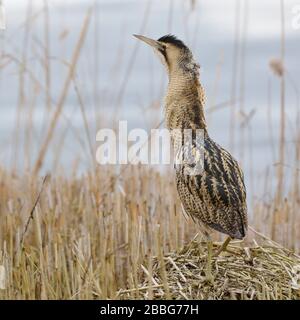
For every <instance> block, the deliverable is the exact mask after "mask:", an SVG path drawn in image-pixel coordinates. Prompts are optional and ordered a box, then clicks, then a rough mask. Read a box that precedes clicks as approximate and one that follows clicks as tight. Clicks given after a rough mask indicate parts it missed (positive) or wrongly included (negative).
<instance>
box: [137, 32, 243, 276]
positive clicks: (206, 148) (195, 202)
mask: <svg viewBox="0 0 300 320" xmlns="http://www.w3.org/2000/svg"><path fill="white" fill-rule="evenodd" d="M134 36H135V37H136V38H138V39H139V40H141V41H143V42H145V43H146V44H148V45H150V46H151V47H152V48H153V49H154V52H155V53H156V54H157V55H158V56H159V58H160V60H161V62H162V64H163V65H164V66H165V68H166V71H167V73H168V79H169V82H168V87H167V92H166V95H165V99H164V113H165V122H166V127H167V129H169V130H170V132H171V138H172V141H173V143H174V149H175V165H174V167H175V176H176V179H175V180H176V187H177V191H178V195H179V199H180V201H181V205H182V208H183V211H184V212H185V213H186V214H187V215H188V216H190V217H191V218H192V219H193V221H194V222H195V223H196V224H197V225H198V226H199V230H200V231H201V233H202V234H203V235H204V236H205V238H206V242H207V264H206V268H205V274H206V279H207V280H208V281H210V282H213V280H214V276H213V274H212V256H213V242H212V238H211V234H212V232H213V231H218V232H220V233H223V234H226V235H227V238H226V240H225V241H224V242H223V244H222V246H221V247H220V249H219V250H218V252H217V255H218V254H219V253H220V252H222V251H223V250H225V249H226V247H227V245H228V244H229V242H230V241H231V240H232V239H243V238H244V237H245V236H246V233H247V226H248V218H247V201H246V187H245V183H244V175H243V171H242V169H241V167H240V165H239V163H238V161H237V160H236V159H235V158H234V157H233V156H232V155H231V154H230V153H229V152H228V151H227V150H226V149H224V148H223V147H221V146H220V145H219V144H217V143H216V142H215V141H214V140H213V139H212V138H211V136H210V135H209V132H208V128H207V123H206V120H205V112H204V111H205V109H204V107H205V99H206V98H205V92H204V88H203V86H202V85H201V82H200V65H199V64H198V63H197V62H196V61H195V59H194V57H193V54H192V51H191V50H190V49H189V48H188V46H187V45H186V44H185V43H184V42H183V41H182V40H180V39H178V38H177V37H175V36H174V35H170V34H168V35H165V36H163V37H160V38H159V39H158V40H154V39H151V38H148V37H145V36H142V35H134ZM186 130H189V132H191V143H189V144H187V143H185V142H183V140H184V138H182V136H184V132H185V131H186ZM198 131H200V132H201V133H202V136H201V139H198V138H197V132H198ZM173 132H175V133H173ZM198 140H199V141H200V143H198ZM176 159H178V161H176ZM191 159H192V160H193V161H190V160H191ZM176 162H177V164H176ZM195 169H196V170H195Z"/></svg>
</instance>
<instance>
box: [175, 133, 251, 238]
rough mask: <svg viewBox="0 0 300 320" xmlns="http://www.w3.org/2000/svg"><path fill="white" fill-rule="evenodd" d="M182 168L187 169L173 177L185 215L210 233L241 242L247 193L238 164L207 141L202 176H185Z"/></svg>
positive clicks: (244, 225)
mask: <svg viewBox="0 0 300 320" xmlns="http://www.w3.org/2000/svg"><path fill="white" fill-rule="evenodd" d="M183 167H184V168H185V170H186V167H187V165H186V164H184V165H183V166H181V167H180V170H181V172H180V171H178V168H177V171H176V173H177V174H176V175H177V185H178V184H179V185H180V186H179V189H181V193H182V194H184V195H183V196H182V197H180V198H181V201H182V202H183V205H184V207H185V209H186V211H187V212H188V213H189V214H190V215H191V216H195V217H198V218H199V219H200V220H201V221H202V222H204V223H205V224H207V225H209V226H210V227H212V228H213V229H216V230H218V231H220V232H223V233H226V234H229V235H231V236H232V237H233V238H242V237H243V236H244V235H245V230H246V227H247V206H246V189H245V185H244V179H243V173H242V170H241V169H240V167H239V165H238V163H237V161H236V160H235V159H234V158H233V157H232V156H231V154H230V153H229V152H227V151H226V150H225V149H223V148H221V147H220V146H218V145H217V144H216V143H215V142H214V141H212V140H211V139H209V138H207V139H205V146H204V169H203V171H202V173H200V174H196V175H188V174H184V172H183ZM185 173H186V172H185ZM185 189H186V190H185ZM188 195H189V196H188Z"/></svg>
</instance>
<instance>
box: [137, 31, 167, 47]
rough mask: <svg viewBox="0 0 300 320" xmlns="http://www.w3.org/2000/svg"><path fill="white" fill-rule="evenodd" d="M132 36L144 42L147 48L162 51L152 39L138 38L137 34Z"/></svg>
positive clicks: (160, 45) (158, 43) (159, 44)
mask: <svg viewBox="0 0 300 320" xmlns="http://www.w3.org/2000/svg"><path fill="white" fill-rule="evenodd" d="M133 36H134V37H136V38H137V39H139V40H141V41H144V42H146V43H147V44H148V45H149V46H151V47H152V48H154V49H157V50H163V45H162V44H161V43H160V42H159V41H157V40H153V39H150V38H147V37H144V36H140V35H138V34H134V35H133Z"/></svg>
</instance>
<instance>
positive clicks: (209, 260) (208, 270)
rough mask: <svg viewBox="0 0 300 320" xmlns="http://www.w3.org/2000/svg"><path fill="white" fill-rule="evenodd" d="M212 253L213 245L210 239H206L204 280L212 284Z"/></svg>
mask: <svg viewBox="0 0 300 320" xmlns="http://www.w3.org/2000/svg"><path fill="white" fill-rule="evenodd" d="M212 251H213V243H212V240H211V239H210V237H207V263H206V270H205V275H206V280H207V281H208V282H210V283H213V282H214V277H213V275H212V270H211V266H212V253H213V252H212Z"/></svg>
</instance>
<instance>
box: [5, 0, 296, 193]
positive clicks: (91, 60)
mask: <svg viewBox="0 0 300 320" xmlns="http://www.w3.org/2000/svg"><path fill="white" fill-rule="evenodd" d="M4 3H5V6H6V12H7V29H6V30H5V31H3V32H1V34H0V36H1V37H0V52H1V53H2V54H5V55H11V56H14V57H18V59H20V60H22V55H23V53H24V52H26V55H25V61H26V66H27V68H29V69H30V70H31V72H32V73H33V74H34V75H35V77H36V79H38V80H39V81H40V82H41V83H43V84H44V78H45V75H44V69H43V66H42V64H41V61H42V57H43V54H44V53H43V52H44V51H43V45H44V29H43V28H44V15H43V6H44V1H37V0H33V1H31V2H30V1H25V0H10V1H4ZM28 3H31V7H28ZM95 3H96V7H95V11H94V15H93V18H92V20H91V24H90V27H89V31H88V35H87V38H86V41H85V44H84V47H83V50H82V52H81V57H80V60H79V63H78V66H77V73H76V74H77V82H78V87H79V88H80V94H81V96H82V100H83V102H84V107H85V111H86V114H87V119H88V123H89V127H90V130H91V137H92V139H93V145H94V147H95V148H96V146H97V144H96V141H95V140H94V139H95V136H96V131H97V130H98V129H101V127H103V126H104V127H110V126H111V124H112V120H113V119H115V120H118V119H120V120H128V126H129V128H134V127H142V128H146V129H148V130H149V129H150V128H153V127H155V126H156V125H157V124H158V123H159V122H160V119H161V118H162V117H163V112H162V97H163V93H164V90H165V88H166V84H167V77H166V75H165V70H164V69H163V67H162V66H161V64H160V62H159V60H158V59H157V57H156V56H155V55H154V54H153V52H152V50H150V49H149V47H147V46H145V45H143V44H142V43H140V44H137V40H136V39H135V38H133V37H132V34H136V33H137V34H139V33H141V31H142V32H143V34H145V35H147V36H149V37H153V38H158V37H160V36H162V35H165V34H167V33H172V34H175V35H176V36H178V37H179V38H180V39H182V40H184V41H185V42H186V44H187V45H189V46H190V47H191V49H192V51H193V52H194V56H195V57H196V60H197V61H199V63H200V65H201V81H202V84H203V86H204V87H205V89H206V94H207V98H208V101H207V108H209V107H211V106H212V105H215V104H219V103H223V102H227V101H229V100H230V99H231V88H232V72H233V57H234V53H233V52H234V44H235V41H234V39H235V8H236V3H237V2H236V1H235V0H227V1H223V2H220V1H217V0H202V1H201V0H199V1H185V0H177V1H158V0H153V1H150V3H149V2H148V1H141V0H122V1H121V0H119V1H117V0H109V1H108V0H107V1H106V0H99V1H88V0H82V1H80V0H76V1H74V0H73V1H71V0H69V1H59V0H52V1H51V0H49V1H48V4H49V23H50V27H49V35H50V38H49V45H50V47H49V56H50V57H51V60H50V70H51V97H52V109H51V110H52V111H51V110H50V111H47V112H46V113H45V110H46V108H45V94H44V91H43V90H42V89H39V93H38V95H37V98H36V101H35V108H34V112H33V116H32V120H33V122H32V125H33V127H34V134H33V135H32V139H31V140H32V142H31V145H30V152H29V153H30V156H29V160H28V159H27V160H26V159H25V157H24V149H25V150H26V148H28V146H26V145H24V141H26V139H25V138H24V136H25V132H26V129H25V128H26V126H29V125H31V122H29V120H28V119H29V118H31V117H28V114H29V110H30V106H31V105H32V101H31V100H30V99H32V96H33V95H32V92H33V91H34V90H36V88H34V87H33V85H32V81H30V78H29V77H28V75H26V76H25V82H26V86H25V88H26V90H25V94H26V97H25V101H26V102H25V104H24V106H23V112H22V115H21V118H20V123H19V128H18V132H19V136H20V141H21V143H20V145H19V147H18V149H19V150H18V151H17V153H16V150H15V149H14V145H13V142H14V137H15V134H16V133H15V132H16V110H17V105H18V97H19V71H20V68H21V67H20V65H18V64H16V63H13V62H11V63H9V64H8V65H4V66H2V62H0V66H1V69H0V161H1V166H5V167H10V166H11V164H12V163H13V162H14V161H15V160H16V161H17V162H18V166H19V168H20V170H24V168H25V167H26V161H29V162H32V161H34V159H35V158H36V154H37V151H38V149H39V145H40V144H41V143H42V141H43V140H42V138H41V137H43V133H45V131H46V129H47V124H49V121H47V119H49V120H50V118H51V116H52V112H53V110H54V109H55V103H56V102H57V100H58V97H59V95H60V92H61V89H62V86H63V82H64V79H65V77H66V74H67V71H68V67H67V66H66V64H67V63H68V62H70V59H71V56H72V52H73V50H74V48H75V45H76V42H77V39H78V36H79V33H80V29H81V27H82V23H83V20H84V16H85V14H86V11H87V9H88V7H89V6H90V5H92V4H95ZM193 3H195V7H192V6H193ZM297 4H300V2H299V1H293V0H286V1H285V29H286V30H285V31H286V69H287V71H288V74H289V79H292V80H287V87H286V116H287V124H286V127H287V131H286V142H287V157H286V163H285V165H286V170H287V175H288V176H290V175H291V174H292V172H293V171H292V169H293V168H294V166H295V162H294V158H293V157H294V149H295V145H294V143H295V132H296V129H297V128H296V121H295V119H296V117H297V113H298V112H299V110H297V109H298V108H297V104H296V91H295V88H294V87H293V85H292V84H291V81H293V82H294V86H296V88H297V90H299V74H300V62H299V59H300V29H293V27H292V19H293V18H294V16H293V13H292V9H293V8H294V6H295V5H297ZM245 5H246V6H247V10H245V11H246V12H247V14H246V15H245V14H244V13H245V11H244V8H245ZM240 6H241V10H240V31H241V33H240V36H239V39H240V40H239V42H240V47H241V45H242V43H243V41H244V45H245V47H244V48H245V56H244V57H245V60H244V66H245V68H244V71H243V69H242V68H241V67H240V66H241V60H240V59H239V61H238V66H239V67H238V70H237V71H238V72H237V74H238V75H239V77H238V79H237V90H236V93H237V94H236V95H237V99H238V101H237V103H236V114H235V123H236V144H235V145H234V147H233V148H232V149H230V142H229V126H230V109H229V107H228V106H225V107H224V108H220V109H219V110H218V111H216V112H214V113H211V114H208V115H207V121H208V128H209V132H210V135H211V136H212V137H213V138H214V139H215V140H216V141H217V142H218V143H219V144H221V145H222V146H224V147H225V148H227V149H229V150H230V151H231V152H232V153H233V154H234V156H235V157H236V158H237V159H239V160H240V161H242V164H243V167H244V171H245V175H246V184H247V187H248V189H249V192H250V193H251V194H252V195H254V196H256V197H258V198H262V199H264V198H265V197H268V196H270V194H264V193H263V190H264V179H265V177H266V172H268V171H269V174H270V176H271V177H272V176H273V177H274V174H275V170H274V169H275V167H274V164H275V162H276V159H278V157H277V154H278V151H277V148H276V145H277V144H278V136H279V124H280V94H279V93H280V81H279V78H278V77H276V76H275V75H274V74H273V73H272V72H271V70H270V68H269V61H270V59H272V58H274V57H275V58H276V57H279V56H280V30H281V24H280V1H274V0H264V1H261V0H251V1H249V0H248V1H245V0H244V1H240ZM28 8H29V9H28ZM28 10H30V11H28ZM95 12H96V13H95ZM28 15H29V16H33V17H34V19H30V22H29V24H27V31H28V30H29V32H28V37H27V38H26V31H25V30H26V27H25V25H26V24H25V25H24V22H25V21H26V16H28ZM245 19H246V21H247V22H246V23H244V22H245ZM244 26H246V27H244ZM136 46H138V47H136ZM24 48H25V51H24ZM135 48H137V51H135ZM2 61H3V60H2ZM243 72H244V73H243ZM242 83H244V102H243V105H241V102H240V101H239V97H240V92H241V89H240V85H241V84H242ZM268 87H269V88H271V89H270V90H271V101H272V104H271V114H270V108H268ZM150 106H152V107H150ZM241 108H243V111H244V112H245V113H246V114H249V113H251V112H252V113H253V116H252V117H251V120H250V121H249V122H248V123H247V125H246V127H245V131H244V132H245V137H244V140H241V139H240V138H239V134H240V132H241V129H240V128H241V125H242V124H243V121H244V119H243V117H242V116H241V113H240V112H239V111H240V109H241ZM97 117H99V119H100V120H99V121H100V122H98V124H97V121H96V118H97ZM270 117H271V119H272V121H271V122H272V128H273V132H272V137H271V135H270V130H269V122H268V119H270ZM45 119H46V121H45ZM70 123H71V125H72V126H71V127H70ZM64 133H65V134H66V138H65V140H64V144H63V147H62V150H60V152H61V155H60V157H59V167H60V168H62V169H63V170H65V172H68V171H69V170H70V168H71V167H72V164H73V163H74V161H75V159H77V160H78V162H79V169H80V172H83V171H85V170H86V169H87V168H89V166H90V161H89V160H88V158H89V155H88V156H87V153H88V152H87V143H86V135H85V131H84V126H83V120H82V115H81V112H80V108H79V104H78V99H77V96H76V93H75V90H74V88H73V86H71V87H70V90H69V94H68V98H67V100H66V103H65V105H64V108H63V116H62V117H61V120H60V121H59V126H58V127H57V129H56V135H55V137H54V140H53V142H52V144H51V148H50V149H49V152H48V153H47V157H46V161H45V164H44V166H43V172H45V171H49V170H50V171H51V170H52V169H53V164H54V161H55V158H56V156H57V152H58V150H57V148H56V145H57V144H58V143H59V142H60V139H61V137H62V134H64ZM271 138H272V139H273V143H274V145H275V149H274V148H273V147H272V144H271V143H270V142H271ZM27 153H28V152H27ZM15 156H17V159H14V157H15ZM274 181H275V180H274V179H272V182H271V183H274ZM288 183H289V179H288V178H287V179H286V186H285V187H286V190H288Z"/></svg>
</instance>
